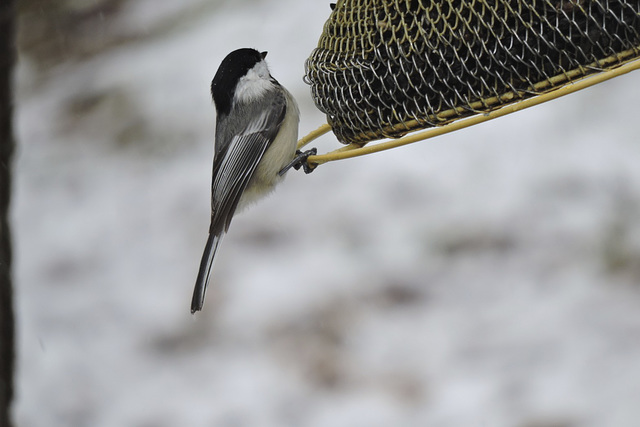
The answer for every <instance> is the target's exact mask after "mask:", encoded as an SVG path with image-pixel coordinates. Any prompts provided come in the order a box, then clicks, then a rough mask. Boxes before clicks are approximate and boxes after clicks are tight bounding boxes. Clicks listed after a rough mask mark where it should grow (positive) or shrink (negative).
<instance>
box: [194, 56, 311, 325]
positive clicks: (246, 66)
mask: <svg viewBox="0 0 640 427" xmlns="http://www.w3.org/2000/svg"><path fill="white" fill-rule="evenodd" d="M266 55H267V52H262V53H260V52H258V51H257V50H255V49H238V50H236V51H233V52H231V53H230V54H229V55H227V57H226V58H225V59H224V60H223V61H222V63H221V64H220V67H219V68H218V71H217V72H216V75H215V77H214V78H213V81H212V82H211V95H212V97H213V102H214V104H215V106H216V132H215V137H216V141H215V154H214V160H213V178H212V184H211V225H210V227H209V238H208V239H207V244H206V246H205V248H204V254H203V255H202V261H201V262H200V270H199V272H198V278H197V279H196V285H195V289H194V291H193V299H192V300H191V313H195V312H196V311H199V310H201V309H202V304H203V303H204V295H205V291H206V289H207V285H208V283H209V281H210V278H211V267H212V265H213V259H214V257H215V255H216V251H217V249H218V245H219V244H220V241H221V240H222V237H223V236H224V234H225V233H226V232H227V230H228V229H229V224H230V223H231V219H232V218H233V215H234V214H235V213H236V212H238V211H240V210H241V209H243V208H244V207H246V206H247V205H248V204H250V203H251V202H253V201H255V200H257V199H258V198H260V197H262V196H264V195H266V194H268V193H270V192H271V191H272V190H273V189H274V188H275V186H276V185H277V184H278V183H279V182H280V181H282V179H283V178H284V173H285V172H286V171H287V169H289V168H290V167H292V166H293V167H296V169H297V168H299V167H300V165H301V164H302V162H303V161H304V160H306V159H304V160H303V158H304V157H305V154H306V157H308V155H309V154H312V153H311V152H307V153H304V154H303V153H300V154H301V156H299V157H296V142H297V139H298V121H299V112H298V106H297V104H296V101H295V100H294V99H293V96H292V95H291V94H290V93H289V91H287V90H286V89H285V88H284V87H282V86H281V85H280V83H278V81H277V80H276V79H274V78H273V77H271V74H269V69H268V68H267V63H266V62H265V61H264V58H265V57H266ZM304 166H305V171H306V169H307V168H306V162H305V163H304ZM307 172H308V171H307Z"/></svg>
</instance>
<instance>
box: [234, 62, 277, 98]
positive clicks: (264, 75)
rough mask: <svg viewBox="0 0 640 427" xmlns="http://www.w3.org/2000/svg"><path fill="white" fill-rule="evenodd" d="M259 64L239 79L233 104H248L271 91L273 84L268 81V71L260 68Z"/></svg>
mask: <svg viewBox="0 0 640 427" xmlns="http://www.w3.org/2000/svg"><path fill="white" fill-rule="evenodd" d="M260 64H262V63H259V64H258V65H256V66H255V67H254V68H252V69H251V70H249V71H248V72H247V74H246V75H245V76H243V77H242V78H240V80H239V81H238V85H237V86H236V92H235V95H234V99H235V102H242V103H249V102H253V101H255V100H256V99H258V98H259V97H260V96H262V95H264V93H265V92H267V91H269V90H272V89H273V83H271V81H270V79H269V71H268V70H267V68H266V65H265V66H264V67H261V66H260Z"/></svg>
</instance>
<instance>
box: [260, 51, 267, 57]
mask: <svg viewBox="0 0 640 427" xmlns="http://www.w3.org/2000/svg"><path fill="white" fill-rule="evenodd" d="M267 53H268V52H262V53H260V55H262V59H264V58H266V57H267Z"/></svg>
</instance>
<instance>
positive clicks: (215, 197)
mask: <svg viewBox="0 0 640 427" xmlns="http://www.w3.org/2000/svg"><path fill="white" fill-rule="evenodd" d="M274 106H275V107H278V108H270V109H267V110H264V111H262V112H260V113H259V114H255V115H253V117H254V118H253V119H252V120H250V121H249V122H248V123H247V124H246V126H245V127H244V129H243V130H241V131H240V132H238V133H236V134H235V135H234V136H233V137H232V138H231V141H229V143H228V144H224V147H225V149H224V150H222V151H221V152H220V153H218V155H217V156H216V159H215V160H214V167H213V180H212V188H211V194H212V199H211V204H212V218H211V229H210V230H209V232H210V233H213V234H215V235H219V234H221V233H223V232H226V231H227V229H228V228H229V224H230V223H231V218H232V217H233V214H234V213H235V210H236V207H237V206H238V202H239V201H240V197H241V196H242V193H243V192H244V190H245V189H246V188H247V185H248V183H249V180H250V179H251V177H252V176H253V173H254V172H255V170H256V168H257V166H258V163H259V162H260V159H261V158H262V156H263V155H264V153H265V151H267V149H268V148H269V146H270V145H271V143H272V142H273V140H274V139H275V137H276V135H277V134H278V131H279V130H280V126H281V125H282V121H283V120H284V115H285V112H286V106H285V104H284V103H279V102H278V103H276V102H274V105H273V106H272V107H274Z"/></svg>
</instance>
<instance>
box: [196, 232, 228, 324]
mask: <svg viewBox="0 0 640 427" xmlns="http://www.w3.org/2000/svg"><path fill="white" fill-rule="evenodd" d="M222 236H224V233H220V234H219V235H215V234H213V233H209V238H208V239H207V244H206V245H205V247H204V253H203V254H202V261H200V270H199V271H198V278H197V279H196V286H195V288H194V289H193V298H192V299H191V314H193V313H195V312H196V311H200V310H202V305H203V304H204V294H205V292H206V290H207V285H208V284H209V279H210V277H211V267H212V266H213V259H214V258H215V256H216V251H217V250H218V245H219V244H220V241H221V240H222Z"/></svg>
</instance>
